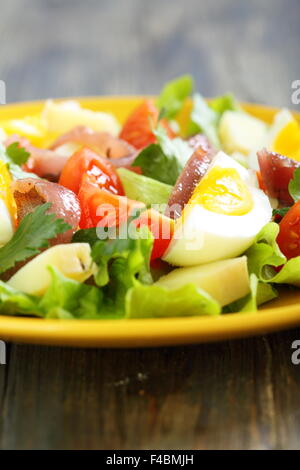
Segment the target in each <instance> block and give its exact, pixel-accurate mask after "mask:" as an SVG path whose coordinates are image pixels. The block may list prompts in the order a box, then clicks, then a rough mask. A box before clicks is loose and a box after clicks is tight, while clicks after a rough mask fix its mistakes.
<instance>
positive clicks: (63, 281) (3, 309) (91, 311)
mask: <svg viewBox="0 0 300 470" xmlns="http://www.w3.org/2000/svg"><path fill="white" fill-rule="evenodd" d="M48 269H49V270H50V274H51V279H52V282H51V284H50V286H49V287H48V289H47V291H46V293H45V294H44V295H43V297H37V296H33V295H28V294H24V293H23V292H20V291H18V290H16V289H14V288H12V287H10V286H9V285H8V284H5V283H4V282H2V281H0V313H1V314H5V315H29V316H32V315H34V316H38V317H44V318H107V314H106V309H105V308H104V303H103V292H102V291H101V289H98V288H97V287H95V286H92V285H88V284H82V283H80V282H77V281H74V280H72V279H67V278H66V277H64V276H63V275H62V274H61V273H60V272H59V271H57V270H56V269H55V268H53V267H51V266H49V268H48ZM115 315H116V313H115Z"/></svg>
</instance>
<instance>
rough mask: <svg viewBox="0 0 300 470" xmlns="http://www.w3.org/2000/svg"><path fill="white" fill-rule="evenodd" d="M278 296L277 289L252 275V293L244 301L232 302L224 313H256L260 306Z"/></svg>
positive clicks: (225, 308)
mask: <svg viewBox="0 0 300 470" xmlns="http://www.w3.org/2000/svg"><path fill="white" fill-rule="evenodd" d="M277 296H278V292H277V291H276V289H274V288H273V287H272V285H271V284H266V283H264V282H261V281H259V280H258V278H257V277H256V276H255V274H251V275H250V292H249V294H248V295H246V296H245V297H243V298H242V299H238V300H236V301H235V302H232V303H231V304H230V305H227V306H226V307H224V309H223V312H224V313H235V312H243V313H247V312H255V311H256V310H257V307H258V306H259V305H262V304H264V303H266V302H269V301H270V300H273V299H275V298H276V297H277Z"/></svg>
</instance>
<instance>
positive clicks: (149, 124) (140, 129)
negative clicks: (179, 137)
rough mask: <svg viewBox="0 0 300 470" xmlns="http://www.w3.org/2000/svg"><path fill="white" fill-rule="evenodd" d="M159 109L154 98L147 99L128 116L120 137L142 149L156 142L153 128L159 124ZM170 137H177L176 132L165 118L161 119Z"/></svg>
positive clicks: (161, 123)
mask: <svg viewBox="0 0 300 470" xmlns="http://www.w3.org/2000/svg"><path fill="white" fill-rule="evenodd" d="M158 116H159V110H158V108H157V107H156V106H155V104H154V102H153V100H145V101H143V102H142V104H140V105H139V106H138V107H137V108H136V109H135V110H134V111H133V112H132V113H131V114H130V115H129V117H128V118H127V121H126V122H125V124H124V126H123V128H122V130H121V132H120V136H119V137H120V139H123V140H125V141H126V142H128V143H129V144H131V145H133V147H135V148H136V149H142V148H144V147H146V146H147V145H150V144H152V143H154V142H156V137H155V135H154V134H153V132H152V128H155V127H156V126H157V122H158ZM160 125H161V126H162V127H164V128H165V129H166V131H167V133H168V135H169V137H175V134H174V132H173V131H172V129H171V127H170V126H169V124H168V121H166V120H165V119H161V120H160Z"/></svg>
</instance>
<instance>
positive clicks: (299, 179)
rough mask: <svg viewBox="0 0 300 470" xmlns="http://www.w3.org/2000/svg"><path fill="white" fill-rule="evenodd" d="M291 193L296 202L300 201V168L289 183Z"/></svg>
mask: <svg viewBox="0 0 300 470" xmlns="http://www.w3.org/2000/svg"><path fill="white" fill-rule="evenodd" d="M289 193H290V195H291V196H292V198H293V199H294V201H295V202H297V201H299V199H300V168H297V169H296V170H295V172H294V176H293V179H291V181H290V182H289Z"/></svg>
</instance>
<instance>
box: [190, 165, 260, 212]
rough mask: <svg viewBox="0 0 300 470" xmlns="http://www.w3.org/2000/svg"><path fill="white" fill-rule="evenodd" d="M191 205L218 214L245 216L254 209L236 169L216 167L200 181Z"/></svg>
mask: <svg viewBox="0 0 300 470" xmlns="http://www.w3.org/2000/svg"><path fill="white" fill-rule="evenodd" d="M189 204H192V205H194V204H200V205H201V206H202V207H204V208H205V209H206V210H208V211H210V212H215V213H217V214H225V215H244V214H247V213H248V212H250V211H251V209H252V208H253V199H252V195H251V193H250V191H249V189H248V187H247V186H246V184H245V183H244V181H243V180H242V178H241V177H240V175H239V173H238V171H237V170H236V169H235V168H222V167H218V166H215V167H213V168H212V169H211V170H209V172H208V173H207V175H206V176H205V177H204V178H203V179H202V180H201V181H200V183H199V184H198V186H197V187H196V189H195V191H194V193H193V195H192V197H191V199H190V200H189Z"/></svg>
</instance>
